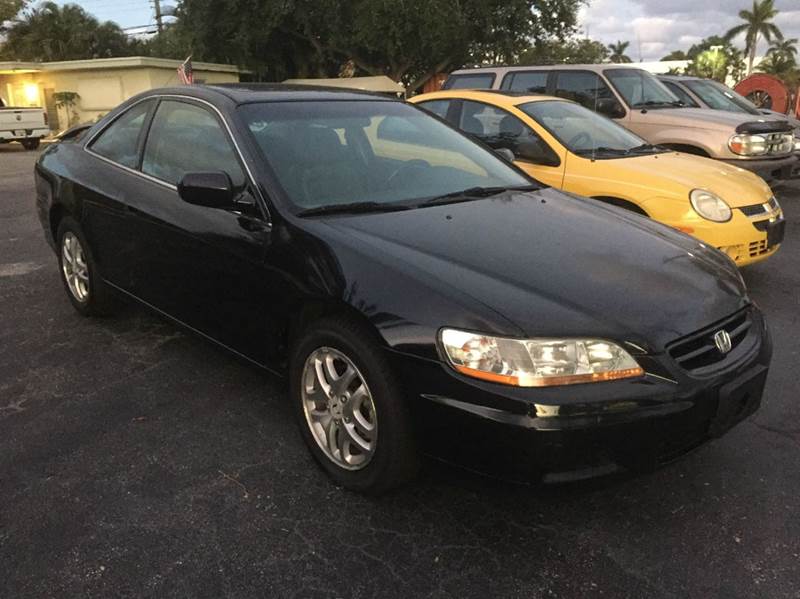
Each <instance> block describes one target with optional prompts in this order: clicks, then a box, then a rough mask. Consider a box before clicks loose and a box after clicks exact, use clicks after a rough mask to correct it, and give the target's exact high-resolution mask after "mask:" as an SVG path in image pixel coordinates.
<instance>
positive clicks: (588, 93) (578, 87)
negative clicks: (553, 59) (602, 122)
mask: <svg viewBox="0 0 800 599" xmlns="http://www.w3.org/2000/svg"><path fill="white" fill-rule="evenodd" d="M556 95H557V96H558V97H559V98H565V99H567V100H572V101H574V102H577V103H578V104H581V105H582V106H585V107H586V108H589V109H590V110H594V108H595V106H596V105H597V101H598V100H606V99H611V98H613V97H614V96H613V95H612V93H611V90H610V89H609V87H608V86H607V85H606V84H605V82H604V81H603V80H602V79H600V77H598V76H597V75H596V74H595V73H592V72H591V71H560V72H559V73H558V78H557V79H556Z"/></svg>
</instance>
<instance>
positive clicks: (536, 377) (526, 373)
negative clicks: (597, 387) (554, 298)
mask: <svg viewBox="0 0 800 599" xmlns="http://www.w3.org/2000/svg"><path fill="white" fill-rule="evenodd" d="M440 338H441V344H442V349H443V350H444V353H445V355H446V356H447V359H448V361H449V362H450V365H451V366H452V367H453V368H454V369H455V370H456V371H458V372H460V373H461V374H464V375H467V376H471V377H474V378H478V379H483V380H486V381H491V382H493V383H502V384H504V385H514V386H516V387H549V386H553V385H573V384H576V383H596V382H601V381H611V380H616V379H625V378H632V377H639V376H643V375H644V369H642V367H641V366H639V364H638V363H637V362H636V360H634V359H633V358H632V357H631V355H630V354H629V353H628V352H627V351H625V350H624V349H622V348H621V347H620V346H619V345H617V344H616V343H612V342H611V341H605V340H603V339H550V338H547V339H510V338H504V337H494V336H491V335H482V334H480V333H470V332H467V331H459V330H456V329H443V330H442V331H441V337H440Z"/></svg>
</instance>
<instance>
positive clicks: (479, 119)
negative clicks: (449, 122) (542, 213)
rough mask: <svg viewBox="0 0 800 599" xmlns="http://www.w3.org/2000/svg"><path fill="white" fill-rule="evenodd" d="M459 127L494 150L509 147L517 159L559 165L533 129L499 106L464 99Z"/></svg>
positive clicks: (555, 156)
mask: <svg viewBox="0 0 800 599" xmlns="http://www.w3.org/2000/svg"><path fill="white" fill-rule="evenodd" d="M459 128H460V129H461V130H462V131H465V132H467V133H470V134H472V135H474V136H475V137H477V138H478V139H480V140H481V141H482V142H483V143H485V144H486V145H488V146H489V147H491V148H494V149H495V150H497V149H499V148H506V149H508V150H511V151H512V152H514V156H516V157H517V158H518V159H520V160H526V161H528V162H533V163H535V164H541V165H544V166H558V165H559V164H561V160H559V158H558V156H557V155H556V153H555V152H553V150H552V149H551V148H550V146H548V145H547V143H545V141H544V140H543V139H542V138H541V137H539V135H538V134H537V133H536V132H535V131H534V130H533V129H531V128H530V127H528V126H527V125H526V124H525V123H523V122H522V121H521V120H520V119H518V118H517V117H516V116H514V115H513V114H509V113H507V112H506V111H505V110H501V109H500V108H496V107H494V106H489V105H488V104H481V103H479V102H471V101H469V100H466V101H464V103H463V108H462V110H461V120H460V124H459Z"/></svg>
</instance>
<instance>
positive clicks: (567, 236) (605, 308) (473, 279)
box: [325, 189, 747, 351]
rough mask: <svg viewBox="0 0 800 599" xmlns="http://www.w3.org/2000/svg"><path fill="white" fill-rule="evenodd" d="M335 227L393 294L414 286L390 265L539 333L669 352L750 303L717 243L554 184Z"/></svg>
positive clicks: (348, 220)
mask: <svg viewBox="0 0 800 599" xmlns="http://www.w3.org/2000/svg"><path fill="white" fill-rule="evenodd" d="M325 224H327V226H328V227H329V228H330V229H329V233H333V234H335V235H336V237H337V239H338V241H339V242H340V243H346V244H348V245H349V246H350V247H351V248H352V249H357V250H358V251H359V252H360V254H361V255H362V256H363V257H364V258H365V259H367V260H370V261H379V262H381V263H382V265H383V266H384V267H386V268H387V275H386V279H385V280H386V281H387V283H386V284H387V285H388V286H389V291H390V292H393V293H396V294H402V293H404V290H403V289H400V288H398V289H396V290H392V289H391V284H392V283H391V280H392V279H391V278H390V276H389V274H388V273H389V272H390V269H396V270H400V271H402V275H403V277H399V279H400V280H402V279H403V278H405V277H406V276H409V275H411V276H417V277H419V278H424V279H425V280H426V281H435V282H436V285H437V286H438V289H441V290H442V292H443V293H447V294H452V293H453V292H456V293H457V294H458V297H459V300H460V301H462V302H463V301H471V302H472V303H473V305H479V306H482V307H488V308H490V309H492V310H494V311H495V312H496V313H499V314H501V315H503V316H504V317H505V318H506V319H507V320H508V321H510V322H511V323H513V324H515V325H516V326H517V327H518V328H519V329H520V330H521V331H523V333H524V334H525V335H527V336H547V337H552V336H581V335H583V336H597V337H602V338H606V339H616V340H619V341H626V342H630V343H634V344H636V345H638V346H640V347H643V348H644V349H646V350H648V351H660V350H661V349H663V347H664V345H665V344H666V343H668V342H669V341H672V340H674V339H676V338H679V337H681V336H683V335H686V334H688V333H691V332H694V331H696V330H698V329H700V328H702V327H705V326H707V325H709V324H711V323H713V322H715V321H718V320H720V319H722V318H724V317H726V316H728V315H729V314H731V313H733V312H735V311H736V310H738V309H740V308H742V307H743V306H744V305H746V304H747V298H746V295H745V291H744V289H743V286H742V283H741V278H740V277H739V275H738V272H737V271H736V268H735V266H733V265H732V263H731V262H730V261H729V260H728V259H727V258H725V257H724V256H722V254H720V253H719V252H717V251H716V250H712V249H710V248H708V247H707V246H705V245H704V244H702V243H701V242H699V241H697V240H696V239H694V238H691V237H688V236H685V235H683V234H681V233H678V232H676V231H674V230H673V229H670V228H669V227H666V226H663V225H660V224H658V223H654V222H652V221H649V220H648V219H645V218H642V217H639V216H637V215H635V214H632V213H630V212H627V211H623V210H620V209H617V208H614V207H610V206H605V205H602V204H599V203H597V202H592V201H591V200H586V199H583V198H579V197H577V196H571V195H570V194H565V193H562V192H558V191H555V190H553V189H544V190H540V191H537V192H532V193H512V192H509V193H507V194H503V195H500V196H495V197H493V198H485V199H476V200H474V201H469V202H460V203H455V204H448V205H441V206H432V207H428V208H420V209H415V210H408V211H399V212H391V213H370V214H364V215H340V216H331V217H327V218H326V219H325ZM331 229H332V230H331ZM435 288H436V287H435ZM409 300H410V301H411V298H409ZM413 301H415V302H422V303H423V304H424V302H425V301H426V300H425V298H424V297H419V298H414V299H413ZM448 324H449V323H448V322H442V323H441V326H447V325H448ZM487 332H498V331H487Z"/></svg>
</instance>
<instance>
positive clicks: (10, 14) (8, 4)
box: [0, 0, 26, 31]
mask: <svg viewBox="0 0 800 599" xmlns="http://www.w3.org/2000/svg"><path fill="white" fill-rule="evenodd" d="M25 3H26V0H0V31H3V23H5V22H6V21H10V20H11V19H13V18H14V17H16V16H17V15H18V14H19V12H20V11H21V10H22V9H23V8H25Z"/></svg>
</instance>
